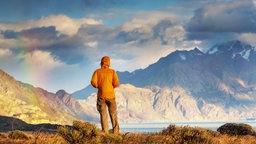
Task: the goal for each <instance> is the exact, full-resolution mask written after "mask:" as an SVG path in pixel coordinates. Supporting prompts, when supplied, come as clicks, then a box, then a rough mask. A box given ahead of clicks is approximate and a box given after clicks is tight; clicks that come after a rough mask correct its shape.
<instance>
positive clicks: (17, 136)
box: [8, 130, 28, 139]
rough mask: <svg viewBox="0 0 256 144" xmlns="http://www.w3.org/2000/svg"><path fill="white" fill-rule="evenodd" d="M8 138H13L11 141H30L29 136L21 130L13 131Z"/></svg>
mask: <svg viewBox="0 0 256 144" xmlns="http://www.w3.org/2000/svg"><path fill="white" fill-rule="evenodd" d="M8 137H9V138H11V139H28V136H27V135H26V134H25V133H23V132H22V131H19V130H15V131H12V132H11V133H10V134H9V135H8Z"/></svg>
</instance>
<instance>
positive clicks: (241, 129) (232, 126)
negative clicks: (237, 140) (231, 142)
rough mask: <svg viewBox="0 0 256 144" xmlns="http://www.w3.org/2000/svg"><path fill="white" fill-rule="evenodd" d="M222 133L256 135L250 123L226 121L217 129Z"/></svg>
mask: <svg viewBox="0 0 256 144" xmlns="http://www.w3.org/2000/svg"><path fill="white" fill-rule="evenodd" d="M217 131H218V132H220V133H221V134H228V135H252V136H256V133H255V131H254V130H253V128H252V127H251V126H250V125H248V124H236V123H226V124H224V125H222V126H220V127H219V128H218V129H217Z"/></svg>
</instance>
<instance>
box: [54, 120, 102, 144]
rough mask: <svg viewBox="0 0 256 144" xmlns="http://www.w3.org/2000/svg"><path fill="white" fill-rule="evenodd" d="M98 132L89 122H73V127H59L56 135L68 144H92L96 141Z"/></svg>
mask: <svg viewBox="0 0 256 144" xmlns="http://www.w3.org/2000/svg"><path fill="white" fill-rule="evenodd" d="M98 133H99V130H98V129H97V127H96V125H94V124H91V123H89V122H81V121H74V122H73V127H71V128H68V127H66V126H61V127H59V128H58V134H59V135H60V136H62V137H63V138H64V139H65V140H66V141H67V142H68V143H76V144H84V143H89V142H91V143H93V142H94V141H96V140H97V138H96V137H97V136H98Z"/></svg>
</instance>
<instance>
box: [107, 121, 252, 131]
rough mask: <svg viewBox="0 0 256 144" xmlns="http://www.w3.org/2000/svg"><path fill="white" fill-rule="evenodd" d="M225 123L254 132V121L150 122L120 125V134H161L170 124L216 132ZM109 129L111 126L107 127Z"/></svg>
mask: <svg viewBox="0 0 256 144" xmlns="http://www.w3.org/2000/svg"><path fill="white" fill-rule="evenodd" d="M226 123H244V124H249V125H251V126H252V127H253V129H254V130H256V121H235V122H234V121H232V122H154V123H153V122H152V123H120V124H119V125H120V132H121V133H126V132H132V133H149V132H161V131H162V130H163V129H165V128H167V127H168V126H169V125H170V124H174V125H177V126H186V125H188V126H190V127H201V128H205V129H210V130H214V131H217V129H218V128H219V127H220V126H221V125H223V124H226ZM109 126H110V127H111V125H109Z"/></svg>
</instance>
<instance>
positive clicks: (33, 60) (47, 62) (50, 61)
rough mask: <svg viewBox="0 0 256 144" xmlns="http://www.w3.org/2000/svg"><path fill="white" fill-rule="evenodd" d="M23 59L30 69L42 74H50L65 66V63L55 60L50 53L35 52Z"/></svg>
mask: <svg viewBox="0 0 256 144" xmlns="http://www.w3.org/2000/svg"><path fill="white" fill-rule="evenodd" d="M23 59H24V60H25V61H26V62H27V63H28V64H29V66H30V67H32V68H34V69H36V71H38V72H41V73H46V72H49V71H50V70H52V69H54V68H57V67H60V66H63V65H64V63H62V62H61V61H59V60H57V59H54V57H52V56H51V54H50V53H49V52H45V51H40V50H35V51H33V52H31V53H27V54H26V55H24V57H23Z"/></svg>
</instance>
